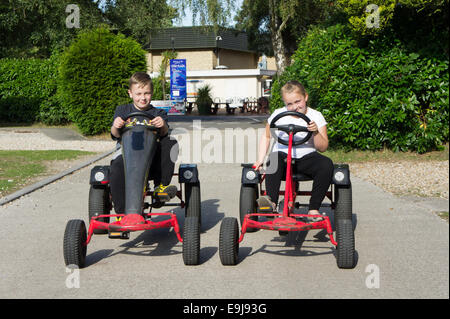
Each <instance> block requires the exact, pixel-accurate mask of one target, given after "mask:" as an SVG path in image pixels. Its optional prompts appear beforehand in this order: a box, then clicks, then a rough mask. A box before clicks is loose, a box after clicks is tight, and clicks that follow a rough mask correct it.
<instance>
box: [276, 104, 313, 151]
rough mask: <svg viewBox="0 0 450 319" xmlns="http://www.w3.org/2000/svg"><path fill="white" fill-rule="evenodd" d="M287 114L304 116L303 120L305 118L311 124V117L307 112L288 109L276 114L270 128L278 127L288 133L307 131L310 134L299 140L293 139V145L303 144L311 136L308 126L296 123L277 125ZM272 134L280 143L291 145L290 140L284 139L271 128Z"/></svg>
mask: <svg viewBox="0 0 450 319" xmlns="http://www.w3.org/2000/svg"><path fill="white" fill-rule="evenodd" d="M285 116H295V117H299V118H302V119H303V120H305V122H306V123H307V124H309V122H311V120H310V119H309V117H307V116H306V115H305V114H303V113H300V112H295V111H286V112H282V113H280V114H278V115H276V116H275V117H274V118H273V120H272V122H270V128H275V129H278V130H280V131H283V132H286V133H287V134H289V133H291V132H292V133H293V134H295V133H298V132H307V133H308V134H306V136H305V137H303V138H301V139H300V140H298V141H292V146H298V145H301V144H303V143H305V142H306V141H307V140H309V139H310V138H311V135H312V132H310V131H308V128H307V127H306V126H301V125H295V124H287V125H276V124H275V123H276V122H277V121H278V120H279V119H281V118H283V117H285ZM270 132H271V134H272V136H273V137H274V138H275V139H276V140H277V141H278V142H279V143H280V144H283V145H286V146H289V141H286V140H283V139H281V138H280V137H278V136H277V135H275V133H274V132H273V130H270Z"/></svg>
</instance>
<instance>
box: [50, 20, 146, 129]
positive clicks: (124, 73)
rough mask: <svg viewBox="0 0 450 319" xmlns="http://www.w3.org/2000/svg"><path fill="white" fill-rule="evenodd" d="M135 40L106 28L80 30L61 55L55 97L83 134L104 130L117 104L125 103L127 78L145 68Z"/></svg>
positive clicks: (141, 50)
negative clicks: (58, 98) (56, 96)
mask: <svg viewBox="0 0 450 319" xmlns="http://www.w3.org/2000/svg"><path fill="white" fill-rule="evenodd" d="M145 54H146V52H145V51H144V50H143V49H142V48H141V46H140V45H139V43H137V42H136V41H134V40H132V39H130V38H126V37H125V36H124V35H122V34H119V35H115V34H113V33H111V32H109V30H107V29H106V28H103V27H101V28H97V29H94V30H89V31H85V32H82V33H80V35H79V36H78V37H77V39H76V40H75V41H74V42H73V43H72V45H71V46H70V47H68V48H67V49H66V50H65V52H64V53H63V54H62V57H61V65H60V72H59V74H60V78H59V84H58V96H59V97H60V100H61V104H62V105H63V107H64V108H65V109H66V110H67V112H68V115H69V119H70V120H71V121H72V122H74V123H75V124H76V125H77V127H78V128H79V130H80V131H81V132H82V133H83V134H86V135H93V134H98V133H101V132H105V131H108V130H109V129H110V127H111V122H112V118H113V115H114V110H115V108H116V106H117V105H119V104H123V103H128V102H129V96H128V94H127V89H128V79H129V78H130V76H131V75H132V74H133V73H134V72H136V71H146V70H147V67H146V56H145Z"/></svg>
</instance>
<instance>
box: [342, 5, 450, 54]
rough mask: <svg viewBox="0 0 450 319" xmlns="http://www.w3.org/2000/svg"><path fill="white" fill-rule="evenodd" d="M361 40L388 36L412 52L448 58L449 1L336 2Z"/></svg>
mask: <svg viewBox="0 0 450 319" xmlns="http://www.w3.org/2000/svg"><path fill="white" fill-rule="evenodd" d="M336 6H337V8H338V9H339V10H341V11H342V12H344V13H345V14H346V18H347V21H348V23H349V24H350V26H351V28H352V30H353V32H354V33H355V34H356V35H358V36H359V37H360V38H366V39H373V38H376V37H382V36H386V35H391V36H394V37H395V38H396V39H399V40H401V41H402V42H403V43H404V44H405V45H406V46H407V47H409V48H410V50H412V51H417V52H422V53H426V54H428V55H434V56H439V55H446V56H447V58H448V55H449V47H448V45H449V17H448V13H449V0H350V1H347V0H337V1H336Z"/></svg>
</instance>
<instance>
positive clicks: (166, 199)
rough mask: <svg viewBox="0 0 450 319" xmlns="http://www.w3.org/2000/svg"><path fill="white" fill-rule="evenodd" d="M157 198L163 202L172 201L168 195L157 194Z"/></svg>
mask: <svg viewBox="0 0 450 319" xmlns="http://www.w3.org/2000/svg"><path fill="white" fill-rule="evenodd" d="M156 196H157V197H158V198H159V200H160V201H162V202H168V201H169V200H170V196H169V194H168V193H156Z"/></svg>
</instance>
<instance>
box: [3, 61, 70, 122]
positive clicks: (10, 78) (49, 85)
mask: <svg viewBox="0 0 450 319" xmlns="http://www.w3.org/2000/svg"><path fill="white" fill-rule="evenodd" d="M57 67H58V58H57V56H56V55H55V56H52V57H51V58H50V59H45V60H44V59H8V58H7V59H1V60H0V118H1V119H2V121H7V122H19V123H20V122H21V123H31V122H34V121H42V122H44V123H45V124H62V123H64V122H66V121H67V117H66V114H65V112H64V110H63V109H62V108H61V107H60V105H59V103H58V101H57V99H56V96H55V94H56V77H57Z"/></svg>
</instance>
